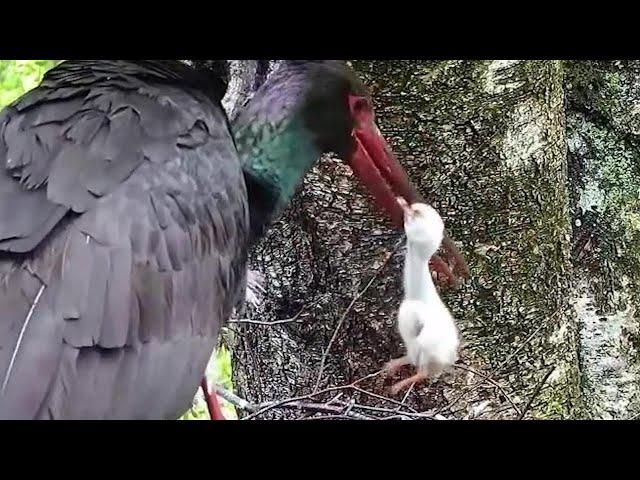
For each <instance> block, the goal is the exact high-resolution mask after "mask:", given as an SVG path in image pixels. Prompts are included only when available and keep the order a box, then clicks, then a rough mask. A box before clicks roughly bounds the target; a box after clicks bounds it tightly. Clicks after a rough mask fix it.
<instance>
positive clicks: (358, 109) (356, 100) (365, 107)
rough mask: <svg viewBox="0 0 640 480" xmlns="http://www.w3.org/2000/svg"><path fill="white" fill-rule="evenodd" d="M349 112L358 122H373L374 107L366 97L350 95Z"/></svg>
mask: <svg viewBox="0 0 640 480" xmlns="http://www.w3.org/2000/svg"><path fill="white" fill-rule="evenodd" d="M349 111H350V112H351V116H352V117H353V118H354V119H355V120H356V121H371V120H373V106H372V105H371V102H370V101H369V99H368V98H366V97H361V96H358V95H349Z"/></svg>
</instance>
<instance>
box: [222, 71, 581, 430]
mask: <svg viewBox="0 0 640 480" xmlns="http://www.w3.org/2000/svg"><path fill="white" fill-rule="evenodd" d="M354 67H355V68H356V70H358V71H359V72H360V73H361V74H362V76H363V77H364V79H365V81H366V82H367V83H368V84H369V85H370V86H371V87H372V90H373V93H374V101H375V104H376V105H377V115H378V121H379V124H380V127H381V130H382V132H383V134H384V135H385V136H386V137H387V138H388V139H389V140H390V142H391V144H392V147H393V149H394V150H395V152H396V153H397V155H398V157H399V158H400V160H401V162H402V163H403V164H404V165H405V166H406V168H407V170H408V171H409V174H410V176H411V178H412V180H413V181H414V182H415V183H416V185H417V186H418V187H419V189H420V190H421V192H423V193H424V194H425V196H426V197H427V198H428V199H429V201H430V202H432V203H433V205H434V206H435V207H436V208H437V210H438V211H439V212H440V213H441V214H442V216H443V218H444V219H445V223H446V225H447V227H448V229H449V231H450V232H451V233H452V235H453V236H454V238H456V239H457V240H459V241H460V242H461V249H462V251H463V253H464V254H465V255H466V257H467V259H468V261H469V264H470V268H471V278H470V280H469V281H468V282H467V283H466V285H464V286H463V287H462V288H460V289H459V290H457V291H447V290H445V291H443V299H444V301H445V302H446V303H447V304H448V305H449V307H450V308H451V310H452V312H453V314H454V316H455V318H456V319H457V322H458V325H459V327H460V329H461V336H462V339H463V347H462V349H461V364H462V365H461V366H460V367H457V368H455V369H453V370H452V372H451V373H450V374H448V375H445V376H443V377H442V378H441V379H440V380H439V381H438V382H436V383H434V384H432V385H429V386H423V385H420V386H416V387H415V388H413V389H412V390H411V392H410V394H409V395H408V396H407V398H404V399H403V396H402V395H399V396H398V397H397V398H395V400H396V401H400V400H404V405H406V406H403V407H402V409H403V410H402V411H407V412H430V413H434V411H438V412H440V413H442V414H443V415H444V416H445V417H462V418H516V417H520V416H523V415H524V416H526V417H527V418H529V417H532V416H533V417H537V418H570V417H577V416H582V415H583V414H584V409H583V407H582V401H581V396H580V375H579V369H578V368H579V366H578V355H577V352H578V343H579V342H578V323H577V321H576V319H577V316H576V314H575V309H574V308H572V304H571V299H572V292H573V289H572V266H571V234H572V226H571V213H570V197H569V193H570V192H569V188H568V170H567V148H566V139H565V131H566V128H565V107H564V102H563V100H564V88H563V68H562V65H561V64H560V63H559V62H549V61H541V62H524V61H488V62H484V61H444V62H431V61H418V62H416V61H357V62H354ZM401 241H402V237H401V233H400V232H397V231H394V230H392V229H390V228H389V227H388V226H387V225H386V224H385V222H384V220H383V219H382V218H381V215H380V213H379V212H377V211H375V210H374V208H373V207H372V205H371V202H370V200H369V198H368V196H367V194H366V193H365V192H364V191H363V190H362V188H361V187H360V186H359V185H357V184H356V182H355V181H354V178H353V177H352V175H351V172H350V170H349V168H348V167H347V166H346V165H345V164H344V163H343V162H341V161H340V160H337V159H334V158H325V159H323V161H322V162H320V164H319V165H318V166H317V167H316V168H315V169H314V170H313V171H312V172H311V173H310V174H309V175H308V176H307V177H306V179H305V181H304V185H303V187H302V188H301V191H300V192H299V194H298V195H297V196H296V198H295V199H294V201H293V203H292V205H291V207H290V208H289V209H288V211H287V212H286V213H285V214H284V216H283V217H282V219H281V220H280V221H279V222H278V223H277V224H276V225H274V226H273V228H271V230H270V231H269V233H268V235H267V236H266V238H265V239H264V241H263V242H262V243H261V244H260V245H258V246H257V248H255V249H254V251H253V253H252V258H251V263H252V268H254V269H256V270H258V271H260V272H262V273H263V274H264V275H265V278H266V296H265V301H264V303H263V304H262V305H261V306H260V307H259V308H258V310H257V311H253V312H251V316H250V320H251V321H254V322H255V321H260V322H271V321H275V320H283V319H289V318H294V317H295V321H292V322H288V323H279V324H277V325H270V326H266V325H258V324H255V323H254V324H251V323H234V324H231V325H230V328H229V332H228V335H227V341H228V343H229V344H230V346H231V349H232V352H233V361H234V363H233V367H234V383H235V387H236V391H237V393H238V394H239V395H241V396H243V397H245V398H247V399H249V400H250V401H252V402H256V403H260V402H265V401H269V400H281V399H284V398H286V397H294V396H299V395H305V394H309V393H311V392H313V391H314V390H315V389H320V390H322V389H323V388H325V387H336V386H342V385H345V384H350V383H352V382H354V381H356V380H359V379H363V378H364V380H362V381H361V382H359V383H358V387H360V388H361V389H362V390H358V391H354V390H353V389H349V390H344V391H342V393H343V396H342V397H341V398H340V399H339V400H337V402H338V403H336V405H340V402H342V401H343V400H345V399H353V400H354V401H355V402H357V407H358V408H354V407H352V408H351V410H350V411H351V412H356V411H357V412H360V413H359V414H362V415H367V416H378V415H386V416H388V412H389V411H390V410H391V407H394V408H396V407H395V404H393V403H391V402H390V401H389V400H387V399H386V398H388V397H391V394H390V393H389V389H388V387H389V384H390V383H391V382H392V381H393V380H394V379H391V378H387V377H386V376H385V375H383V374H378V375H375V376H371V377H367V376H368V375H370V374H373V373H376V372H377V371H379V369H380V368H381V367H382V366H383V365H384V363H385V362H387V361H388V360H389V359H390V358H393V357H396V356H399V355H402V354H403V349H402V345H401V343H400V340H399V337H398V335H397V333H396V327H395V322H396V313H397V309H398V306H399V303H400V299H401V294H402V286H401V265H402V249H401V248H399V247H398V245H399V242H401ZM332 338H333V341H332ZM329 347H330V348H329ZM323 361H324V371H323V372H322V375H320V370H321V366H323ZM486 376H490V379H487V378H485V377H486ZM365 377H367V378H365ZM363 390H364V391H366V392H373V393H375V394H377V395H379V397H373V396H371V395H370V394H368V393H363ZM336 393H338V392H334V391H332V392H331V396H335V394H336ZM382 397H385V398H382ZM314 398H315V401H316V403H317V402H319V401H325V400H326V399H327V398H328V397H326V396H325V397H323V396H322V395H320V396H317V397H314ZM392 400H393V399H392ZM363 405H364V407H363ZM375 408H378V409H386V410H374V409H375ZM338 410H340V409H338ZM383 412H387V413H383ZM300 416H301V412H300V411H299V410H296V409H293V408H292V409H283V408H274V409H272V410H270V411H268V412H265V413H264V414H263V415H262V418H299V417H300Z"/></svg>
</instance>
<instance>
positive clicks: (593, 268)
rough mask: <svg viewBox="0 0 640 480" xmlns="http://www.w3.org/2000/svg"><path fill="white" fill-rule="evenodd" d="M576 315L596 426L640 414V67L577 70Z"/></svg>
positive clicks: (573, 146) (573, 100)
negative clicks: (639, 158)
mask: <svg viewBox="0 0 640 480" xmlns="http://www.w3.org/2000/svg"><path fill="white" fill-rule="evenodd" d="M568 72H569V74H568V75H567V87H568V117H567V118H568V121H567V137H568V138H567V139H568V145H569V161H570V165H571V185H572V187H573V188H572V198H573V203H574V205H576V208H575V209H574V216H573V225H574V249H573V260H574V265H575V267H576V268H575V291H574V299H575V308H576V312H577V314H578V318H579V321H580V327H581V335H580V340H581V343H580V353H581V355H580V357H581V367H582V379H583V382H582V383H583V396H584V399H585V404H586V406H587V411H588V415H589V416H590V417H593V418H607V419H608V418H634V417H637V416H638V415H639V414H640V397H639V393H640V354H639V353H638V351H639V348H640V332H639V329H638V326H639V321H638V320H639V319H638V312H639V311H640V308H639V307H640V183H639V182H638V177H639V176H640V162H639V161H638V157H639V155H640V110H639V109H638V104H639V102H640V62H638V61H633V62H575V63H573V64H571V65H570V66H569V68H568Z"/></svg>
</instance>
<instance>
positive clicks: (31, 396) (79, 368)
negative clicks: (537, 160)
mask: <svg viewBox="0 0 640 480" xmlns="http://www.w3.org/2000/svg"><path fill="white" fill-rule="evenodd" d="M223 93H224V87H223V86H222V85H221V82H219V81H217V80H216V78H212V77H211V76H208V75H205V74H203V73H202V72H199V71H197V70H195V69H192V68H190V67H187V66H186V65H184V64H182V63H180V62H178V61H124V60H109V61H107V60H104V61H67V62H63V63H62V64H60V65H59V66H58V67H56V68H54V69H52V70H51V71H50V72H48V73H47V75H46V76H45V78H44V79H43V81H42V83H41V85H40V86H39V87H37V88H36V89H34V90H32V91H31V92H28V93H27V94H25V95H24V96H23V97H21V98H20V99H18V100H17V101H16V102H14V103H13V104H12V105H10V106H9V107H7V108H5V109H4V110H3V111H2V112H1V113H0V312H1V316H0V418H5V419H6V418H13V419H16V418H22V419H34V418H35V419H83V418H89V419H119V418H120V419H175V418H178V417H179V416H180V415H181V414H183V413H184V412H185V411H186V410H187V409H188V408H189V406H190V404H191V401H192V398H193V396H194V394H195V392H196V391H197V389H198V387H199V385H200V383H201V380H202V378H203V375H204V371H205V368H206V365H207V362H208V360H209V358H210V355H211V354H212V351H213V350H214V348H215V346H216V343H217V340H218V333H219V330H220V327H221V326H222V325H223V324H224V322H225V321H226V320H227V319H228V317H229V316H230V314H231V312H232V310H233V308H234V307H235V306H236V305H238V304H239V303H240V302H242V300H243V298H244V295H245V290H246V272H247V270H246V267H247V265H246V262H247V250H248V248H249V246H250V245H251V242H252V241H254V240H255V239H257V238H259V236H260V235H261V234H262V232H263V230H264V228H265V227H266V226H267V225H268V223H269V221H270V219H272V218H273V216H274V215H276V214H277V212H279V211H280V209H281V208H282V206H284V205H285V204H286V203H287V202H288V200H289V199H290V198H291V196H292V195H293V194H294V192H295V189H296V186H297V185H298V184H299V182H300V180H301V179H302V177H303V176H304V175H305V173H306V171H307V170H308V169H309V168H311V166H312V165H313V164H314V162H315V161H316V160H317V159H318V157H319V156H320V154H321V153H323V152H327V151H333V152H335V153H337V154H339V155H341V156H342V158H344V159H345V160H347V161H349V164H350V165H351V167H352V168H353V170H354V172H355V173H356V174H357V175H358V176H359V177H360V179H361V180H362V181H363V182H364V184H365V185H366V186H367V187H368V188H369V189H370V190H371V192H372V193H373V196H374V198H375V200H376V201H377V203H378V204H379V205H380V206H381V207H383V208H384V209H385V210H386V211H387V213H388V214H389V215H390V216H391V218H392V220H393V221H394V222H395V223H396V224H397V225H401V224H402V211H401V209H400V208H399V207H398V206H397V203H396V201H395V197H396V195H399V196H402V197H403V198H405V199H406V200H407V201H408V202H410V203H412V202H414V201H417V200H418V199H419V196H418V195H417V193H416V192H415V190H414V188H413V187H412V186H411V185H410V183H409V181H408V179H407V177H406V175H405V173H404V171H403V169H402V168H401V166H400V165H399V163H398V162H397V161H396V160H395V158H394V156H393V155H392V153H391V151H390V149H389V148H388V146H387V144H386V142H385V141H384V139H383V138H382V136H381V134H380V132H379V130H378V129H377V127H376V126H375V122H374V117H373V110H372V105H371V101H370V99H369V97H368V96H367V94H366V91H365V89H364V86H363V85H362V83H361V82H360V81H359V80H358V79H357V78H356V76H355V75H354V73H353V72H352V71H351V70H350V69H349V68H348V67H346V65H345V64H344V63H342V62H334V61H299V62H285V63H284V64H283V65H282V67H281V68H280V70H279V71H278V72H277V73H276V74H274V75H273V76H272V77H271V78H270V79H269V81H267V83H265V85H263V87H262V88H261V89H260V91H259V92H257V94H256V95H255V97H254V98H253V100H252V101H251V102H250V103H249V105H247V107H246V109H245V111H243V112H242V114H241V115H240V117H239V118H238V121H237V122H236V123H235V126H234V127H235V128H234V130H235V140H234V135H233V134H232V130H231V128H230V125H229V122H228V119H227V117H226V115H225V113H224V110H223V108H222V106H221V103H220V100H221V96H222V95H223ZM445 241H446V240H445ZM451 252H454V255H451ZM449 255H450V256H454V257H458V263H460V260H459V259H460V257H459V255H458V254H457V253H456V252H455V250H454V249H452V250H450V251H449ZM443 263H444V262H443Z"/></svg>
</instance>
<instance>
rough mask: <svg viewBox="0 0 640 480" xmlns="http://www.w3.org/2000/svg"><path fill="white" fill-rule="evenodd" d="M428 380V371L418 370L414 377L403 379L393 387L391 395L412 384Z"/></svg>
mask: <svg viewBox="0 0 640 480" xmlns="http://www.w3.org/2000/svg"><path fill="white" fill-rule="evenodd" d="M428 378H429V372H428V370H426V369H420V370H418V372H417V373H416V374H415V375H412V376H410V377H409V378H405V379H404V380H401V381H400V382H398V383H396V384H395V385H393V387H391V393H393V394H394V395H395V394H397V393H399V392H401V391H402V390H404V389H405V388H407V387H408V386H410V385H412V384H414V383H418V382H422V381H424V380H427V379H428Z"/></svg>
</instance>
